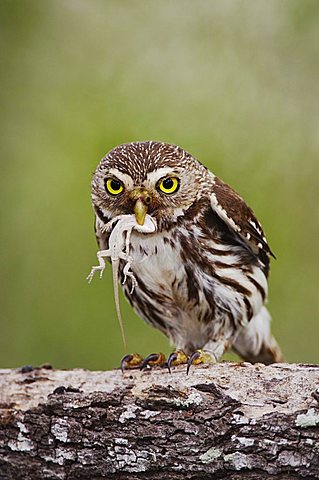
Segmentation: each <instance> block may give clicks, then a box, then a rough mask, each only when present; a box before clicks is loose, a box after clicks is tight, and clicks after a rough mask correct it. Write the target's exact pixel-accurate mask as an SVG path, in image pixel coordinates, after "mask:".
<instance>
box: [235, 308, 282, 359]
mask: <svg viewBox="0 0 319 480" xmlns="http://www.w3.org/2000/svg"><path fill="white" fill-rule="evenodd" d="M270 322H271V317H270V315H269V312H268V310H267V309H266V307H262V308H261V310H260V312H259V313H258V314H257V315H255V316H254V317H253V318H252V319H251V321H250V322H249V324H248V325H247V326H246V327H244V328H243V329H242V330H241V331H240V332H239V334H238V336H237V337H236V340H235V342H234V343H233V346H232V349H233V350H234V352H236V353H237V354H238V355H239V356H240V357H242V358H243V359H244V360H247V361H248V362H251V363H258V362H260V363H264V364H265V365H269V364H270V363H279V362H282V361H283V356H282V353H281V350H280V347H279V345H278V344H277V342H276V340H275V338H274V337H273V335H272V333H271V331H270Z"/></svg>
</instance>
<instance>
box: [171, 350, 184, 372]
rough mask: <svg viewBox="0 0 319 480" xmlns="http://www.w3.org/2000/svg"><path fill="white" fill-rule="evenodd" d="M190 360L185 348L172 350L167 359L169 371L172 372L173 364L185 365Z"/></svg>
mask: <svg viewBox="0 0 319 480" xmlns="http://www.w3.org/2000/svg"><path fill="white" fill-rule="evenodd" d="M187 361H188V356H187V355H186V353H185V352H183V350H176V352H172V353H171V354H170V356H169V357H168V359H167V368H168V371H169V373H172V372H171V366H172V365H174V366H176V365H184V364H186V363H187Z"/></svg>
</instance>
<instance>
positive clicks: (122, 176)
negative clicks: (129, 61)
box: [108, 168, 134, 188]
mask: <svg viewBox="0 0 319 480" xmlns="http://www.w3.org/2000/svg"><path fill="white" fill-rule="evenodd" d="M108 173H109V174H110V175H111V176H112V175H113V176H114V177H116V178H117V179H118V180H121V182H123V184H124V185H125V186H126V187H131V188H132V187H133V186H134V183H133V179H132V177H130V175H127V174H126V173H123V172H121V171H120V170H118V169H117V168H111V169H110V170H109V171H108Z"/></svg>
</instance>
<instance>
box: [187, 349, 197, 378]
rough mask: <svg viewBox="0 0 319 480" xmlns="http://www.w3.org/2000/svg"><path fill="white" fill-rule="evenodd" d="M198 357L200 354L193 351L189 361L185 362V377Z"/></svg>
mask: <svg viewBox="0 0 319 480" xmlns="http://www.w3.org/2000/svg"><path fill="white" fill-rule="evenodd" d="M199 357H200V352H198V351H195V352H193V353H192V354H191V355H190V356H189V359H188V360H187V370H186V375H188V372H189V369H190V368H191V366H192V364H193V361H194V360H196V358H199Z"/></svg>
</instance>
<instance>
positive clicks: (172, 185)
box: [158, 177, 179, 194]
mask: <svg viewBox="0 0 319 480" xmlns="http://www.w3.org/2000/svg"><path fill="white" fill-rule="evenodd" d="M178 187H179V179H178V178H176V177H166V178H163V179H162V180H160V181H159V184H158V188H159V189H160V190H161V192H164V193H167V194H170V193H175V192H177V190H178Z"/></svg>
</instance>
